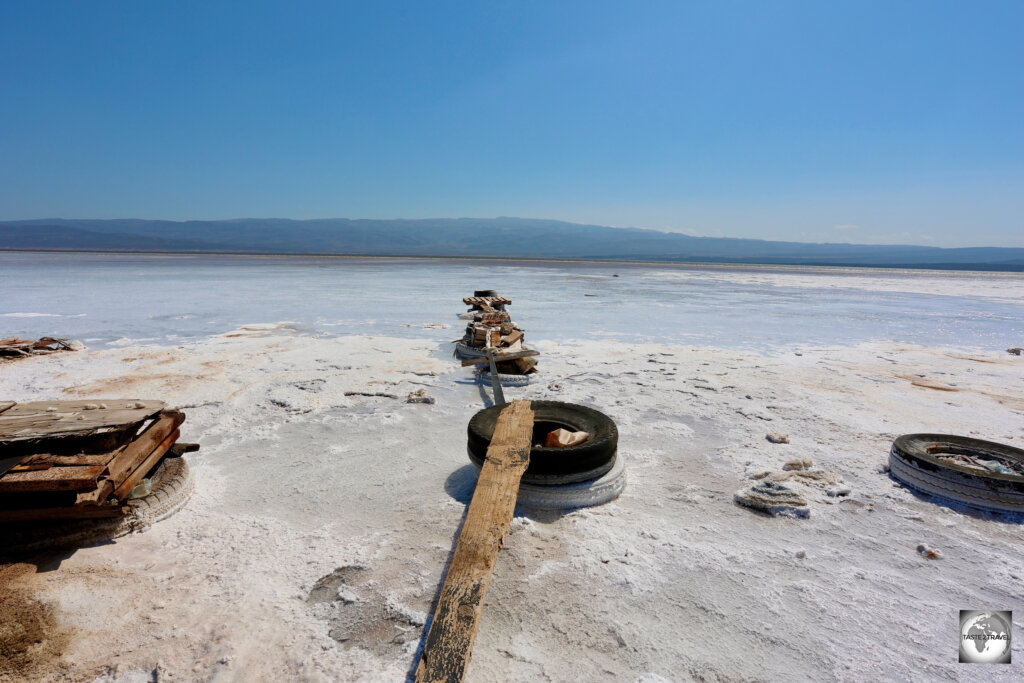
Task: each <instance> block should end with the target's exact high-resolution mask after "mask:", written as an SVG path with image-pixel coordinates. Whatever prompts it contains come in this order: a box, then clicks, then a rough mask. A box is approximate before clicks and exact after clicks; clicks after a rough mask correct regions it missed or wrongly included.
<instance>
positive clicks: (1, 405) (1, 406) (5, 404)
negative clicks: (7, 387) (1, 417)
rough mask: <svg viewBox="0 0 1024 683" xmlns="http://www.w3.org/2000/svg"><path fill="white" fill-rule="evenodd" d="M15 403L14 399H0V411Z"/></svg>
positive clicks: (11, 406)
mask: <svg viewBox="0 0 1024 683" xmlns="http://www.w3.org/2000/svg"><path fill="white" fill-rule="evenodd" d="M15 405H17V404H16V403H15V402H14V401H0V413H2V412H4V411H5V410H7V409H8V408H13V407H14V406H15Z"/></svg>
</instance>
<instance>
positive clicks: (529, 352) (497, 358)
mask: <svg viewBox="0 0 1024 683" xmlns="http://www.w3.org/2000/svg"><path fill="white" fill-rule="evenodd" d="M539 355H540V351H536V350H534V349H526V350H525V351H516V352H515V353H496V354H494V362H495V363H504V362H505V361H507V360H515V359H516V358H526V357H527V356H539ZM489 362H490V361H488V360H487V358H486V357H483V358H470V359H468V360H464V361H462V367H464V368H465V367H469V366H470V365H484V364H486V363H489Z"/></svg>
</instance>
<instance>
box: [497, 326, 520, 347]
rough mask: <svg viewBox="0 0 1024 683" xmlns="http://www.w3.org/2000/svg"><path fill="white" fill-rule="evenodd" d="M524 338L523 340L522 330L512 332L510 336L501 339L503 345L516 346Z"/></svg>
mask: <svg viewBox="0 0 1024 683" xmlns="http://www.w3.org/2000/svg"><path fill="white" fill-rule="evenodd" d="M522 338H523V331H522V330H512V332H510V333H509V334H506V335H505V336H504V337H502V338H501V343H502V344H504V345H505V346H512V345H513V344H515V343H516V342H517V341H519V340H521V339H522Z"/></svg>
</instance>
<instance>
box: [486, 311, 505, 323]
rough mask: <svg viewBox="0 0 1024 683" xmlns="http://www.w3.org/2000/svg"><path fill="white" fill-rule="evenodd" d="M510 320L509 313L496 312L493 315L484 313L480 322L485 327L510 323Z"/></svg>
mask: <svg viewBox="0 0 1024 683" xmlns="http://www.w3.org/2000/svg"><path fill="white" fill-rule="evenodd" d="M509 320H510V318H509V315H508V313H505V312H504V311H495V312H493V313H484V314H483V315H482V316H481V317H480V322H481V323H482V324H484V325H500V324H501V323H504V322H508V321H509Z"/></svg>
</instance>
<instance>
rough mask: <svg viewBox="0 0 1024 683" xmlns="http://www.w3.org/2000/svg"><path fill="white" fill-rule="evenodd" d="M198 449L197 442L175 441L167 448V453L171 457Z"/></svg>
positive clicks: (177, 456) (178, 456)
mask: <svg viewBox="0 0 1024 683" xmlns="http://www.w3.org/2000/svg"><path fill="white" fill-rule="evenodd" d="M198 450H199V444H197V443H180V442H179V443H176V444H174V445H173V446H171V447H170V448H168V449H167V455H168V456H170V457H172V458H180V457H181V456H183V455H185V454H186V453H194V452H196V451H198Z"/></svg>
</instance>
